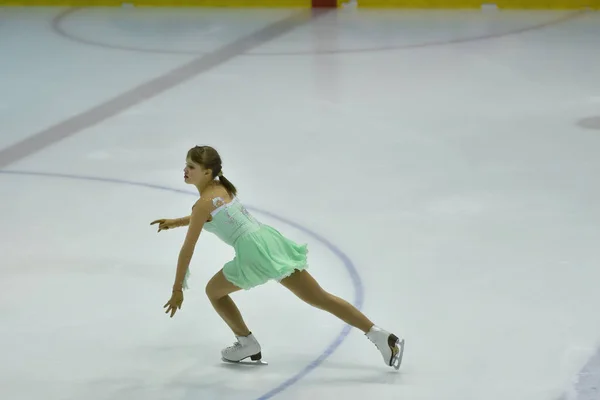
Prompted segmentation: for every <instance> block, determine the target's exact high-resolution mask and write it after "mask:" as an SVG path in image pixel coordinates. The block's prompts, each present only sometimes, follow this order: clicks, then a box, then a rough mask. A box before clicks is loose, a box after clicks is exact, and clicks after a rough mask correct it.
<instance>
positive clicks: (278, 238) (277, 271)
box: [186, 197, 308, 290]
mask: <svg viewBox="0 0 600 400" xmlns="http://www.w3.org/2000/svg"><path fill="white" fill-rule="evenodd" d="M213 205H214V206H215V207H216V209H215V210H214V211H213V212H212V213H211V216H212V220H211V221H210V222H208V221H207V222H205V223H204V229H205V230H206V231H208V232H211V233H213V234H215V235H216V236H217V237H218V238H219V239H221V240H222V241H223V242H225V243H227V244H228V245H230V246H232V247H233V249H234V250H235V257H234V258H233V260H231V261H229V262H227V263H226V264H225V265H224V266H223V274H224V275H225V278H226V279H227V280H228V281H230V282H231V283H233V284H234V285H236V286H237V287H239V288H242V289H245V290H248V289H251V288H253V287H256V286H258V285H262V284H264V283H266V282H268V281H270V280H276V281H280V280H281V279H283V278H286V277H288V276H290V275H291V274H293V273H294V272H295V271H299V270H303V269H306V268H308V264H307V254H308V248H307V245H306V244H298V243H295V242H294V241H292V240H290V239H288V238H286V237H285V236H283V235H282V234H281V233H279V232H278V231H277V230H275V229H274V228H272V227H271V226H268V225H265V224H263V223H261V222H259V221H258V220H257V219H256V218H255V217H254V216H253V215H251V214H250V213H249V212H248V210H246V208H245V207H244V205H243V204H242V203H241V202H240V201H239V199H238V198H237V197H236V198H234V199H233V200H232V201H231V202H230V203H225V202H224V201H223V199H221V198H215V199H214V200H213ZM186 280H187V279H186Z"/></svg>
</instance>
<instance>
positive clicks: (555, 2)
mask: <svg viewBox="0 0 600 400" xmlns="http://www.w3.org/2000/svg"><path fill="white" fill-rule="evenodd" d="M357 5H358V7H359V8H422V9H425V8H436V9H451V8H482V7H486V6H491V7H497V8H499V9H520V10H535V9H539V10H552V9H595V10H598V9H600V0H496V1H484V0H357Z"/></svg>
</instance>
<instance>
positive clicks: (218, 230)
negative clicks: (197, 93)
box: [151, 146, 404, 369]
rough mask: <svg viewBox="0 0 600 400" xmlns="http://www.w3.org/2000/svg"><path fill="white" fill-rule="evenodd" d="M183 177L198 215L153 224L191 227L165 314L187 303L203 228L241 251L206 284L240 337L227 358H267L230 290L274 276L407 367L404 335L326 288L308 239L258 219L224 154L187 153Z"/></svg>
mask: <svg viewBox="0 0 600 400" xmlns="http://www.w3.org/2000/svg"><path fill="white" fill-rule="evenodd" d="M184 179H185V182H186V183H188V184H191V185H194V186H196V188H198V192H199V194H200V198H199V199H198V200H197V201H196V203H195V204H194V206H193V207H192V213H191V215H190V216H187V217H183V218H177V219H159V220H156V221H153V222H152V223H151V225H153V224H158V232H160V231H162V230H167V229H171V228H176V227H181V226H187V227H188V230H187V234H186V237H185V240H184V243H183V246H182V247H181V251H180V253H179V258H178V261H177V272H176V274H175V282H174V284H173V291H172V295H171V299H170V300H169V301H168V302H167V303H166V304H165V305H164V308H166V313H167V314H168V313H169V312H170V313H171V318H172V317H173V316H174V315H175V313H176V311H177V310H178V309H181V305H182V303H183V289H187V278H188V276H189V265H190V261H191V259H192V255H193V253H194V249H195V246H196V242H197V241H198V238H199V236H200V232H201V231H202V230H203V229H204V230H207V231H209V232H212V233H214V234H215V235H217V237H219V238H220V239H221V240H223V241H224V242H225V243H227V244H228V245H230V246H232V247H233V248H234V250H235V257H234V259H233V260H231V261H229V262H228V263H226V264H225V265H224V266H223V268H222V269H221V270H220V271H219V272H217V273H216V274H215V275H214V276H213V277H212V278H211V279H210V281H209V282H208V284H207V286H206V294H207V296H208V298H209V300H210V302H211V303H212V305H213V307H214V309H215V310H216V311H217V313H218V314H219V315H220V316H221V318H222V319H223V320H224V321H225V323H227V325H228V326H229V328H230V329H231V330H232V331H233V334H234V335H235V337H236V339H237V341H236V342H235V343H234V345H233V346H230V347H227V348H225V349H223V350H222V352H221V355H222V358H223V360H224V361H229V362H240V361H242V360H244V359H246V358H248V357H250V358H251V359H252V360H253V361H260V360H261V358H262V355H261V346H260V344H259V343H258V341H257V340H256V338H255V337H254V335H253V334H252V332H251V331H250V330H249V329H248V327H247V326H246V323H245V322H244V319H243V318H242V315H241V314H240V311H239V310H238V308H237V306H236V305H235V303H234V302H233V300H232V299H231V297H230V296H229V295H230V294H231V293H234V292H237V291H239V290H248V289H250V288H253V287H256V286H259V285H262V284H264V283H266V282H268V281H270V280H275V281H278V282H279V283H281V284H282V285H283V286H285V287H286V288H287V289H289V290H290V291H291V292H292V293H294V294H295V295H296V296H298V297H299V298H300V299H302V300H304V301H305V302H306V303H308V304H310V305H312V306H314V307H316V308H319V309H321V310H325V311H327V312H329V313H331V314H333V315H335V316H336V317H338V318H340V319H341V320H343V321H344V322H346V323H347V324H349V325H351V326H353V327H355V328H357V329H360V330H361V331H363V332H364V334H365V336H366V337H367V338H368V339H369V340H371V341H372V342H373V343H374V344H375V346H376V347H377V348H378V349H379V351H380V352H381V355H382V356H383V361H384V362H385V364H386V365H388V366H391V367H394V368H395V369H399V368H400V363H401V361H402V355H403V352H404V340H400V339H399V338H398V337H397V336H396V335H394V334H393V333H391V332H388V331H386V330H383V329H381V328H380V327H378V326H376V325H375V324H374V323H373V322H371V321H370V320H369V319H368V318H367V317H366V316H365V315H363V314H362V313H361V312H360V311H359V310H358V309H356V308H355V307H354V306H353V305H351V304H350V303H348V302H347V301H345V300H343V299H341V298H339V297H337V296H335V295H333V294H331V293H328V292H326V291H325V290H323V289H322V288H321V286H319V284H318V283H317V281H315V279H314V278H313V277H312V276H311V275H310V274H309V272H308V271H307V270H306V268H307V259H306V258H307V257H306V256H307V252H308V251H307V247H306V245H299V244H297V243H295V242H293V241H291V240H290V239H288V238H286V237H284V236H282V235H281V234H280V233H279V232H278V231H277V230H275V229H273V228H272V227H270V226H268V225H265V224H262V223H261V222H259V221H257V220H256V219H255V218H254V216H252V215H251V214H250V213H249V212H248V211H247V210H246V208H245V207H244V206H243V204H242V203H241V202H240V201H239V199H238V197H237V196H236V195H237V190H236V188H235V186H234V185H233V184H232V183H231V182H230V181H229V180H228V179H226V178H225V177H224V176H223V170H222V165H221V157H220V156H219V153H218V152H217V151H216V150H215V149H214V148H212V147H210V146H196V147H194V148H192V149H190V150H189V151H188V154H187V159H186V167H185V169H184Z"/></svg>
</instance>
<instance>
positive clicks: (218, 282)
mask: <svg viewBox="0 0 600 400" xmlns="http://www.w3.org/2000/svg"><path fill="white" fill-rule="evenodd" d="M238 290H241V289H240V288H239V287H237V286H235V285H234V284H233V283H231V282H229V281H228V280H227V279H225V276H224V275H223V270H221V271H219V272H217V273H216V274H215V275H214V276H213V277H212V278H211V280H210V281H208V284H207V285H206V295H207V296H208V299H209V300H210V302H211V304H212V305H213V307H214V308H215V311H217V313H218V314H219V315H220V316H221V318H223V320H224V321H225V323H227V325H228V326H229V328H231V330H232V331H233V333H234V334H235V335H236V336H248V335H249V334H250V330H249V329H248V327H247V326H246V323H245V322H244V319H243V318H242V314H241V313H240V310H239V309H238V308H237V306H236V305H235V303H234V302H233V300H232V299H231V297H230V296H229V294H231V293H234V292H237V291H238Z"/></svg>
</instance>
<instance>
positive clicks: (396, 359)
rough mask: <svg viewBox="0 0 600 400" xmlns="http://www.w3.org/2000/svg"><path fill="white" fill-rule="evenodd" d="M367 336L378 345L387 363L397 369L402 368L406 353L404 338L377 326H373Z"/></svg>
mask: <svg viewBox="0 0 600 400" xmlns="http://www.w3.org/2000/svg"><path fill="white" fill-rule="evenodd" d="M365 336H366V337H367V338H369V340H370V341H371V342H373V343H374V344H375V346H377V348H378V349H379V351H380V352H381V355H382V356H383V361H384V362H385V363H386V365H388V366H390V367H394V368H395V369H396V370H398V369H400V364H401V363H402V356H403V355H404V339H402V340H400V339H399V338H398V336H396V335H394V334H393V333H390V332H387V331H385V330H383V329H381V328H379V327H377V326H373V327H372V328H371V330H370V331H369V332H368V333H367V334H366V335H365Z"/></svg>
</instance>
